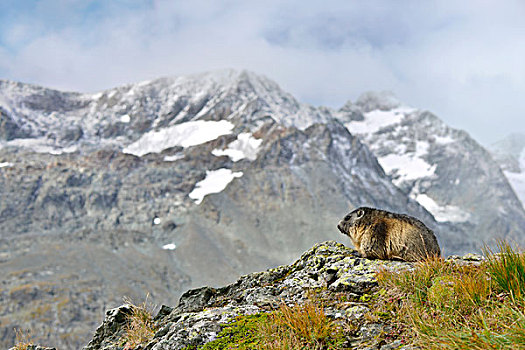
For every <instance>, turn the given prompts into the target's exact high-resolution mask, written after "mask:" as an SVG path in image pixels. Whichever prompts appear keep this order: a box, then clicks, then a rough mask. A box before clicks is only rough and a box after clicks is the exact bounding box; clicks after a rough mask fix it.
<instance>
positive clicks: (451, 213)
mask: <svg viewBox="0 0 525 350" xmlns="http://www.w3.org/2000/svg"><path fill="white" fill-rule="evenodd" d="M410 197H411V198H413V199H415V200H416V201H417V202H418V203H419V204H421V205H422V206H423V207H425V209H426V210H428V211H429V212H430V213H431V214H432V215H433V216H434V218H435V219H436V221H438V222H467V221H468V220H469V219H470V214H469V213H467V212H466V211H464V210H461V208H459V207H457V206H455V205H445V206H442V205H439V204H438V203H436V201H435V200H433V199H432V198H430V197H429V196H428V195H426V194H423V193H411V194H410Z"/></svg>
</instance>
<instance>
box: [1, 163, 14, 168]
mask: <svg viewBox="0 0 525 350" xmlns="http://www.w3.org/2000/svg"><path fill="white" fill-rule="evenodd" d="M13 165H14V164H13V163H10V162H2V163H0V168H10V167H12V166H13Z"/></svg>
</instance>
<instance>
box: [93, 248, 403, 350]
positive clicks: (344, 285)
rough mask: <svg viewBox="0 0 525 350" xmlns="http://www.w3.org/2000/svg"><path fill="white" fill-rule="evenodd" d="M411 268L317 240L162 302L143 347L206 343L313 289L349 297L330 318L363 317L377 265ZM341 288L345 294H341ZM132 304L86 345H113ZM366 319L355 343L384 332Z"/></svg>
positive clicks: (110, 316) (111, 316) (112, 313)
mask: <svg viewBox="0 0 525 350" xmlns="http://www.w3.org/2000/svg"><path fill="white" fill-rule="evenodd" d="M380 266H381V267H384V268H388V269H396V270H402V269H410V268H411V267H412V265H411V264H410V263H405V262H399V261H382V260H369V259H363V258H360V257H359V256H358V254H357V252H356V251H355V250H353V249H349V248H347V247H345V246H344V245H342V244H340V243H336V242H334V241H327V242H324V243H319V244H316V245H315V246H314V247H313V248H311V249H310V250H308V251H307V252H305V253H304V254H303V255H302V256H301V257H300V258H299V259H298V260H297V261H296V262H295V263H293V264H291V265H283V266H280V267H277V268H274V269H270V270H268V271H263V272H257V273H252V274H249V275H245V276H242V277H241V278H239V279H238V280H237V281H236V282H235V283H233V284H230V285H228V286H226V287H222V288H212V287H202V288H199V289H193V290H190V291H188V292H186V293H184V294H183V295H182V297H181V298H180V301H179V304H178V306H176V307H173V308H171V307H168V306H163V307H162V308H161V309H160V311H159V313H158V315H157V317H156V322H157V325H158V331H157V333H156V334H155V336H154V337H153V339H152V340H151V341H150V342H149V343H148V344H144V346H143V349H150V350H161V349H163V350H168V349H170V350H173V349H185V348H188V347H189V346H194V347H195V346H199V345H203V344H205V343H207V342H209V341H212V340H214V339H215V338H216V336H217V334H218V333H219V332H220V330H221V329H222V328H223V327H224V326H225V325H227V324H229V323H231V322H232V321H234V320H235V318H236V317H237V316H239V315H253V314H257V313H261V312H269V311H271V310H274V309H276V308H277V307H278V306H279V305H280V304H281V303H285V304H287V305H293V304H298V303H303V302H304V301H305V300H306V298H307V293H308V292H311V291H313V290H316V291H319V292H321V293H324V294H326V295H332V296H334V297H335V296H336V295H337V296H341V295H342V294H344V295H345V296H346V298H344V300H349V301H347V302H343V303H339V304H338V305H337V306H332V307H327V308H326V309H325V313H326V314H327V315H328V316H329V317H331V318H334V319H335V318H341V319H361V318H363V315H364V314H365V313H366V312H367V310H368V308H367V302H366V301H364V300H365V299H366V298H362V296H363V295H365V294H367V293H373V291H374V288H375V287H376V286H377V282H376V280H375V273H376V271H377V269H378V267H380ZM338 293H341V294H338ZM128 312H129V305H123V306H121V307H119V308H116V309H112V310H109V311H108V312H107V313H106V318H105V320H104V322H103V323H102V325H101V326H100V327H99V328H98V329H97V330H96V332H95V335H94V337H93V339H92V340H91V342H90V343H89V344H88V345H87V346H86V347H85V348H84V350H102V349H115V347H114V344H115V343H116V340H118V339H119V337H120V336H121V335H122V333H123V331H124V329H125V325H126V319H127V318H126V317H125V316H126V314H127V313H128ZM369 329H370V325H365V323H363V326H362V329H361V330H360V331H359V332H358V334H357V336H356V337H355V339H352V342H354V343H355V344H357V343H359V342H363V341H366V340H370V339H371V337H373V335H377V334H378V333H377V332H380V331H381V329H382V328H381V325H375V330H374V332H372V333H370V332H369Z"/></svg>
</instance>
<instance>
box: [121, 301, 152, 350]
mask: <svg viewBox="0 0 525 350" xmlns="http://www.w3.org/2000/svg"><path fill="white" fill-rule="evenodd" d="M124 302H125V303H126V304H129V305H130V307H131V312H130V314H129V315H128V322H127V325H126V330H125V333H124V335H123V336H122V338H121V340H120V345H122V346H124V350H132V349H135V348H136V347H137V346H139V345H144V344H146V343H148V342H149V341H150V340H151V339H152V338H153V336H154V335H155V332H156V331H157V326H156V324H155V322H154V320H153V309H154V308H155V306H154V305H151V304H149V303H148V296H146V300H145V301H144V302H143V303H141V304H139V305H135V304H133V302H132V300H131V299H130V298H124Z"/></svg>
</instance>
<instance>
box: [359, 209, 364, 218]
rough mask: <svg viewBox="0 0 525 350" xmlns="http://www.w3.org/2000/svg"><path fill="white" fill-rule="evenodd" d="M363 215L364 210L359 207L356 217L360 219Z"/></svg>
mask: <svg viewBox="0 0 525 350" xmlns="http://www.w3.org/2000/svg"><path fill="white" fill-rule="evenodd" d="M364 215H365V211H364V210H363V209H359V210H358V211H357V218H358V219H361V218H362V217H363V216H364Z"/></svg>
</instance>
